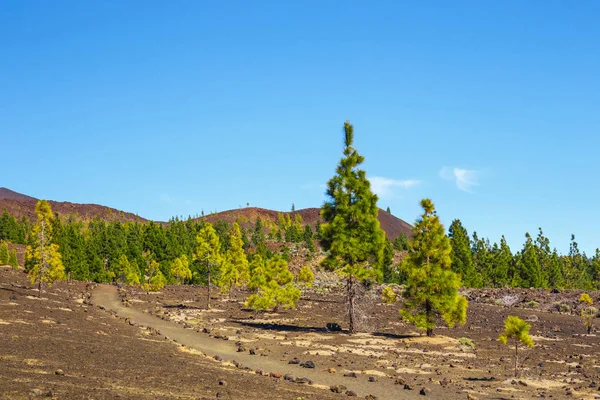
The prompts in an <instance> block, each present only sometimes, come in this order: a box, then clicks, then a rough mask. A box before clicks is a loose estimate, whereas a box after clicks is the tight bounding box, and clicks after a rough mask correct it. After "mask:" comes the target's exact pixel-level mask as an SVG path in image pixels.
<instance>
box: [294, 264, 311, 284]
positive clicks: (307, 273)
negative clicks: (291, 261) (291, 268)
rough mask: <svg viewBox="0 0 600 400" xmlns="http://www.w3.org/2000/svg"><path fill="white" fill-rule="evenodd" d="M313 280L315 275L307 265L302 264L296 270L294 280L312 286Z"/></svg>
mask: <svg viewBox="0 0 600 400" xmlns="http://www.w3.org/2000/svg"><path fill="white" fill-rule="evenodd" d="M314 280H315V275H314V274H313V272H312V271H311V269H310V267H309V266H308V265H305V266H303V267H302V268H300V271H298V275H297V276H296V281H297V282H298V283H299V284H300V285H302V286H305V287H312V285H313V282H314Z"/></svg>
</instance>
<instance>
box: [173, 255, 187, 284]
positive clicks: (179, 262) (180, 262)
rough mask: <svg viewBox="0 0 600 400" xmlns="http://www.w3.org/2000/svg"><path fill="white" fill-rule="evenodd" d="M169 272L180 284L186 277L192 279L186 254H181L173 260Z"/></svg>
mask: <svg viewBox="0 0 600 400" xmlns="http://www.w3.org/2000/svg"><path fill="white" fill-rule="evenodd" d="M171 274H172V275H173V276H174V277H175V279H177V282H178V283H179V284H182V283H183V282H184V281H185V280H186V279H192V271H191V270H190V262H189V260H188V258H187V256H185V255H183V256H181V257H177V258H176V259H175V260H173V264H172V265H171Z"/></svg>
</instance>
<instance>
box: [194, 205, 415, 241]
mask: <svg viewBox="0 0 600 400" xmlns="http://www.w3.org/2000/svg"><path fill="white" fill-rule="evenodd" d="M320 211H321V209H319V208H305V209H302V210H297V211H294V212H293V213H292V212H289V211H287V212H278V211H273V210H267V209H264V208H258V207H247V208H239V209H235V210H229V211H223V212H220V213H216V214H211V215H206V216H204V217H202V218H204V219H205V220H206V221H208V222H210V223H215V222H216V221H227V222H229V223H232V222H234V221H238V222H240V225H241V226H242V227H243V228H251V227H253V226H254V224H255V223H256V219H257V218H258V217H260V218H261V219H262V220H263V223H266V222H267V221H271V222H272V223H277V218H278V217H277V215H278V214H283V215H284V216H286V215H290V217H292V219H293V215H292V214H300V216H301V217H302V221H303V222H304V223H305V224H309V225H311V226H313V227H314V226H315V225H316V224H317V221H318V220H319V218H320ZM378 218H379V223H380V224H381V229H383V230H384V231H385V233H386V236H387V237H388V238H389V239H390V240H394V239H396V238H397V237H398V236H399V235H400V233H404V234H405V235H410V230H411V225H410V224H409V223H407V222H406V221H403V220H401V219H400V218H397V217H394V216H393V215H392V214H389V213H387V212H385V211H384V210H382V209H379V215H378ZM265 225H267V224H265Z"/></svg>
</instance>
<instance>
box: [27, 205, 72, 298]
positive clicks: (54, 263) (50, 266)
mask: <svg viewBox="0 0 600 400" xmlns="http://www.w3.org/2000/svg"><path fill="white" fill-rule="evenodd" d="M35 213H36V215H37V223H36V224H35V225H34V226H33V229H32V232H31V235H30V244H29V245H28V246H27V251H26V252H25V260H26V263H27V265H28V275H29V278H30V279H31V283H36V282H37V283H38V297H40V296H41V295H42V289H43V283H44V282H45V283H47V284H48V286H50V285H52V283H53V282H55V281H57V280H61V279H65V267H64V266H63V263H62V259H61V255H60V253H59V247H58V245H57V244H55V243H52V208H51V207H50V204H49V203H48V202H47V201H46V200H40V201H38V202H37V204H36V205H35Z"/></svg>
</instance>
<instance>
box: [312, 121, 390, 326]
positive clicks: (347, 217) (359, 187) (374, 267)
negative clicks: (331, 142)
mask: <svg viewBox="0 0 600 400" xmlns="http://www.w3.org/2000/svg"><path fill="white" fill-rule="evenodd" d="M353 142H354V128H353V127H352V125H351V124H350V123H349V122H348V121H346V123H344V157H343V158H342V159H341V161H340V163H339V165H338V167H337V169H336V174H335V176H334V177H333V178H331V179H330V180H329V182H328V184H327V196H328V197H329V198H330V199H329V201H327V202H326V203H325V204H324V205H323V209H322V210H321V216H322V218H323V220H324V221H325V223H324V224H323V225H321V244H322V246H323V248H324V249H325V250H326V251H328V255H327V258H326V259H325V262H324V264H325V265H326V266H327V267H330V268H333V269H335V270H336V271H337V272H338V273H339V274H340V275H341V276H342V277H343V278H344V279H345V281H346V297H347V306H348V317H349V329H350V333H354V332H356V329H357V326H356V321H357V316H358V315H357V311H358V310H357V294H358V290H359V289H360V288H359V286H360V282H361V281H365V280H369V279H377V278H380V277H381V275H382V271H381V269H382V268H381V264H382V261H383V249H384V245H385V234H384V232H383V231H382V230H381V228H380V226H379V220H378V219H377V214H378V212H379V209H378V207H377V196H376V195H375V194H373V192H372V191H371V185H370V183H369V181H368V180H367V176H366V173H365V171H364V170H361V169H360V168H359V166H360V165H361V164H362V163H363V162H364V157H363V156H361V155H360V154H359V153H358V152H357V151H356V149H354V147H352V145H353Z"/></svg>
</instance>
